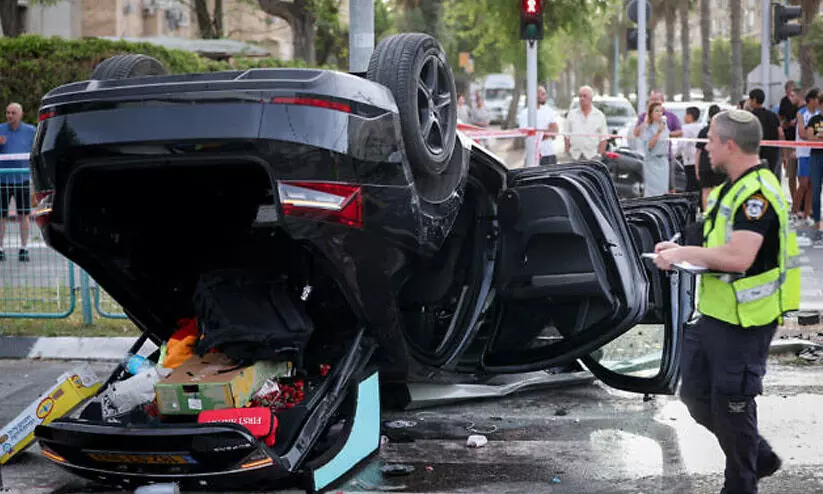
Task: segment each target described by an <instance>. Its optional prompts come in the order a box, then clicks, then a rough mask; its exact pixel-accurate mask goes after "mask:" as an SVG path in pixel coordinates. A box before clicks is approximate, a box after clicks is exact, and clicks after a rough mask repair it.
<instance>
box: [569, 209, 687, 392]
mask: <svg viewBox="0 0 823 494" xmlns="http://www.w3.org/2000/svg"><path fill="white" fill-rule="evenodd" d="M623 207H624V211H625V214H626V219H627V220H628V223H629V228H630V229H631V231H632V235H633V237H634V240H635V243H636V245H637V246H638V248H639V249H641V250H642V251H643V252H652V251H653V250H654V245H655V244H656V243H657V242H659V241H662V240H668V239H671V238H672V236H674V235H675V234H676V233H679V232H683V231H684V230H685V229H686V228H687V227H689V226H690V222H689V219H692V218H695V217H696V214H697V210H696V202H695V201H694V200H693V199H692V198H690V197H688V196H661V197H655V198H649V199H633V200H629V201H626V202H624V204H623ZM644 263H645V264H646V270H647V276H648V278H649V280H650V282H651V284H650V291H649V306H648V311H647V313H646V316H645V317H644V318H643V320H642V321H641V322H640V324H638V325H636V326H634V327H633V328H631V329H630V330H629V331H627V332H626V333H624V334H623V335H621V336H620V337H618V338H617V339H615V340H614V341H612V342H610V343H608V344H607V345H605V346H603V347H602V348H600V349H599V350H597V352H595V353H594V354H592V355H589V356H586V357H584V358H583V359H582V360H583V362H584V364H585V365H586V367H588V369H589V370H590V371H591V372H592V373H593V374H594V375H595V376H597V377H598V378H599V379H600V380H601V381H603V382H604V383H606V384H608V385H609V386H612V387H614V388H618V389H625V390H630V391H638V392H644V393H654V394H673V393H674V392H675V390H676V387H677V381H678V378H679V376H680V361H679V355H680V351H681V348H682V342H683V327H684V325H685V324H686V322H687V321H688V320H689V318H690V317H691V316H692V313H693V311H694V300H695V289H696V276H695V275H692V274H690V273H687V272H684V271H671V272H666V271H661V270H659V269H657V267H655V265H654V263H653V261H651V260H649V259H644Z"/></svg>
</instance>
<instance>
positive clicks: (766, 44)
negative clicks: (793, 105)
mask: <svg viewBox="0 0 823 494" xmlns="http://www.w3.org/2000/svg"><path fill="white" fill-rule="evenodd" d="M762 9H763V24H762V28H761V29H760V74H761V75H760V80H761V81H762V83H763V92H764V93H766V101H765V102H764V105H765V106H766V108H769V107H771V106H772V98H771V88H772V84H771V75H772V60H771V53H770V49H771V47H772V40H771V33H772V19H771V18H772V15H771V14H772V4H771V0H762Z"/></svg>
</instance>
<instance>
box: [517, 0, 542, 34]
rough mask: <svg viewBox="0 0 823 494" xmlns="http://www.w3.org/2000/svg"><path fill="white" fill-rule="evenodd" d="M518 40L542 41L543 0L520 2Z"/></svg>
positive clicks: (521, 0) (523, 0) (522, 0)
mask: <svg viewBox="0 0 823 494" xmlns="http://www.w3.org/2000/svg"><path fill="white" fill-rule="evenodd" d="M520 39H527V40H535V39H543V0H520Z"/></svg>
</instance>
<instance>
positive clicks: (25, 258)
mask: <svg viewBox="0 0 823 494" xmlns="http://www.w3.org/2000/svg"><path fill="white" fill-rule="evenodd" d="M18 260H19V261H20V262H29V251H28V250H26V249H20V253H19V255H18Z"/></svg>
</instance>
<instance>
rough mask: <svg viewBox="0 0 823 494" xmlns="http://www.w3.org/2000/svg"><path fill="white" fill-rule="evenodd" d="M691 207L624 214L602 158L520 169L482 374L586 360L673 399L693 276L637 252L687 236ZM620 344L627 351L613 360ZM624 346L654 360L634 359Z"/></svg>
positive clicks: (512, 182)
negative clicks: (680, 234)
mask: <svg viewBox="0 0 823 494" xmlns="http://www.w3.org/2000/svg"><path fill="white" fill-rule="evenodd" d="M690 201H691V199H688V198H685V197H683V196H666V197H663V198H660V199H652V200H638V201H636V202H632V203H628V204H627V205H626V210H625V211H624V208H623V206H622V205H621V203H620V201H619V199H618V197H617V194H616V191H615V188H614V185H613V183H612V180H611V178H610V177H609V173H608V170H607V168H606V167H605V166H603V165H602V164H600V163H599V162H591V163H574V164H568V165H556V166H552V167H550V168H546V167H539V168H530V169H524V170H517V171H513V172H511V173H510V175H509V177H508V188H507V189H506V190H505V191H504V192H503V196H502V197H501V199H500V205H499V208H500V209H499V217H500V222H501V239H500V240H501V248H500V257H499V259H498V266H497V273H496V276H495V290H496V292H497V296H498V297H500V298H501V299H502V300H503V302H502V303H501V304H500V309H499V311H498V312H499V313H498V314H496V324H495V330H494V331H493V335H492V336H491V337H490V338H489V340H488V342H487V343H486V345H485V349H484V352H483V356H482V367H483V368H484V369H486V370H487V371H490V372H493V373H507V372H527V371H534V370H539V369H545V368H549V367H553V366H556V365H560V364H564V363H568V362H570V361H573V360H574V359H577V358H583V359H584V362H585V363H586V364H587V365H588V366H589V368H590V369H591V370H592V372H593V373H595V375H597V377H599V378H600V379H602V380H603V381H604V382H606V383H607V384H609V385H612V386H614V387H616V388H620V389H625V390H629V391H636V392H644V393H646V392H648V393H665V392H670V391H671V390H672V389H673V387H674V385H675V383H676V381H677V378H678V375H679V374H678V373H679V368H678V364H677V360H678V358H679V352H680V339H681V338H680V333H681V331H682V327H683V323H684V322H685V321H686V320H687V318H688V317H689V315H690V312H691V310H690V307H691V305H692V304H691V302H690V297H691V296H690V295H689V286H692V285H693V280H689V279H688V275H685V274H681V273H676V274H668V273H660V272H659V271H658V270H657V269H656V268H655V267H654V265H653V264H651V263H650V262H649V261H646V260H643V259H642V258H641V256H640V254H641V253H642V252H647V251H650V250H652V249H653V246H654V244H655V243H656V242H658V241H660V240H668V239H669V238H671V236H672V235H673V234H674V233H675V232H678V231H682V230H683V228H684V227H685V226H686V224H687V223H688V221H689V219H688V218H692V217H693V213H694V212H695V210H694V208H693V207H691V206H690ZM624 335H633V338H634V339H632V338H629V341H627V340H626V337H623V338H621V337H622V336H624ZM638 337H639V339H638ZM635 340H636V341H635ZM615 343H616V344H617V347H619V350H620V351H614V352H612V353H609V352H608V351H609V350H612V349H613V348H615V347H612V346H610V344H615ZM624 346H625V347H626V348H633V349H635V350H637V349H638V348H640V349H647V350H648V352H647V353H648V355H638V356H637V358H628V357H627V356H626V351H625V349H623V348H622V347H624ZM647 347H648V348H647ZM621 352H622V353H621ZM598 362H600V363H598ZM642 362H646V363H645V364H642ZM655 362H656V366H657V367H656V371H657V372H651V371H650V370H648V369H650V368H652V367H653V366H654V365H653V364H654V363H655ZM641 364H642V365H641ZM638 365H641V366H645V367H643V372H642V373H641V372H640V371H638V370H637V366H638ZM650 373H651V374H654V375H650Z"/></svg>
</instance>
